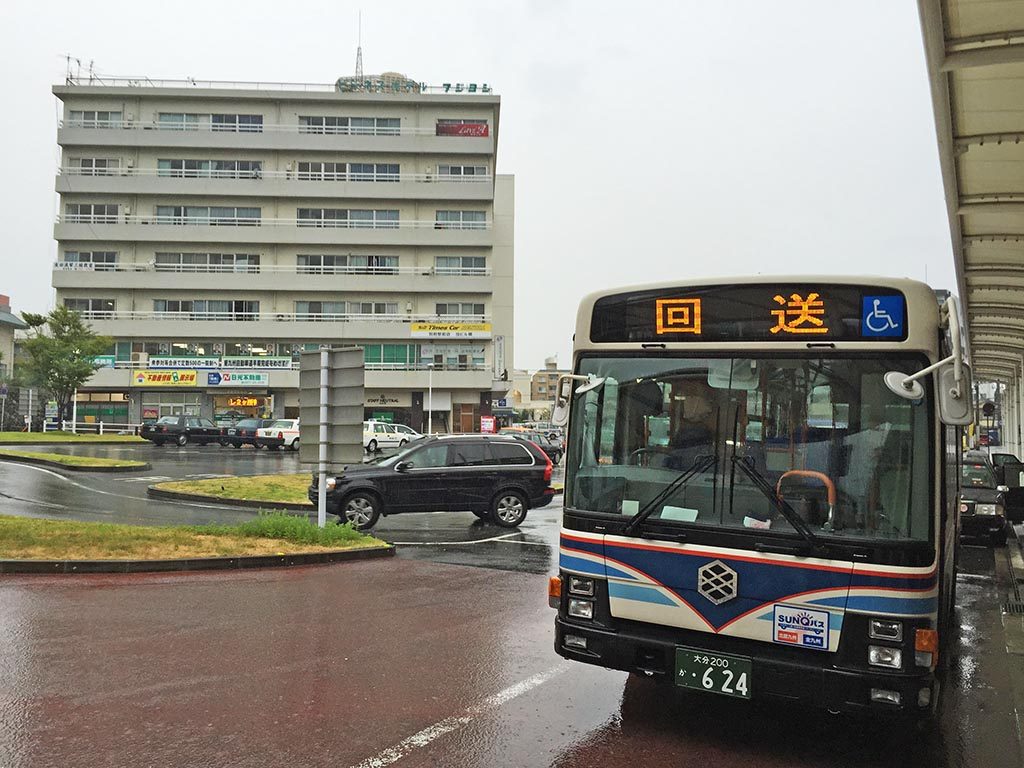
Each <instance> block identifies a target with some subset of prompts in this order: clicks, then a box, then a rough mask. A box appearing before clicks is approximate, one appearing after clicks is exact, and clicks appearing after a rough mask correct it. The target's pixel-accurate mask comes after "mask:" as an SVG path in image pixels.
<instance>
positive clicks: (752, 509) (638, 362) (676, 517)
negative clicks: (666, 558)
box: [565, 355, 931, 541]
mask: <svg viewBox="0 0 1024 768" xmlns="http://www.w3.org/2000/svg"><path fill="white" fill-rule="evenodd" d="M926 364H927V361H926V360H924V358H923V357H918V356H912V355H902V356H888V355H881V356H877V355H876V356H873V357H871V358H867V357H806V356H804V357H796V356H791V357H779V356H764V357H744V358H738V357H731V358H728V357H727V358H723V357H714V358H711V357H709V358H698V357H668V356H659V357H626V356H615V357H611V356H604V357H583V358H581V360H580V364H579V370H578V373H580V374H584V375H586V374H591V375H593V376H594V377H599V378H603V379H604V383H603V385H602V386H598V387H595V388H592V389H591V390H590V391H588V392H586V393H584V394H581V395H578V396H577V400H576V402H575V403H574V404H573V411H572V419H571V421H570V433H569V458H568V461H567V464H566V499H565V506H566V508H567V509H574V510H578V511H581V512H588V511H589V512H597V513H605V514H615V515H621V516H624V517H629V518H633V517H634V516H635V515H637V513H638V512H640V511H641V510H647V511H648V512H649V516H647V517H646V524H654V523H659V524H663V525H665V524H667V525H693V526H702V527H712V528H715V527H717V528H727V529H731V530H734V531H743V530H745V529H750V530H751V531H752V532H754V531H756V532H757V533H762V534H763V533H764V532H766V531H782V532H788V533H792V532H793V530H794V529H793V526H792V524H791V523H790V522H789V520H788V519H787V515H785V514H780V511H781V510H780V502H779V499H781V500H783V501H784V503H785V504H788V505H789V508H790V509H789V510H786V511H787V513H789V512H790V511H795V513H796V514H797V515H799V517H800V518H801V519H802V520H803V521H804V522H805V523H806V524H807V527H808V528H809V529H810V530H811V531H813V533H814V536H815V538H833V537H835V538H853V537H855V538H872V539H888V540H918V541H926V540H929V538H930V536H931V515H930V512H929V510H930V504H929V487H930V485H929V483H930V463H929V462H930V456H929V439H928V437H929V428H930V427H929V422H930V418H929V414H930V412H931V408H930V398H931V395H930V392H929V390H928V388H927V387H926V388H925V396H924V399H923V401H919V402H911V401H908V400H905V399H902V398H900V397H898V396H896V395H894V394H893V393H892V392H890V391H889V389H888V388H887V387H886V385H885V382H884V381H883V376H884V375H885V373H886V372H887V371H891V370H899V371H902V372H905V373H908V374H909V373H914V372H916V371H918V370H920V369H921V368H922V367H923V366H924V365H926ZM694 470H696V471H694ZM688 471H689V472H690V473H692V476H691V477H689V478H688V479H686V481H685V482H674V481H677V480H678V479H679V478H680V476H681V475H682V474H684V473H687V472H688ZM670 484H672V485H673V486H674V487H672V488H671V489H669V488H668V486H669V485H670ZM789 519H790V520H791V519H792V515H791V514H790V515H789ZM797 522H799V521H797Z"/></svg>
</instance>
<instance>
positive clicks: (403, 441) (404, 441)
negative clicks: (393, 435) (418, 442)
mask: <svg viewBox="0 0 1024 768" xmlns="http://www.w3.org/2000/svg"><path fill="white" fill-rule="evenodd" d="M408 442H409V441H408V440H406V439H405V438H404V437H403V438H402V439H401V440H400V441H399V443H398V447H399V448H405V444H406V443H408Z"/></svg>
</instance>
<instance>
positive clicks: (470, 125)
mask: <svg viewBox="0 0 1024 768" xmlns="http://www.w3.org/2000/svg"><path fill="white" fill-rule="evenodd" d="M435 134H436V135H438V136H489V135H490V129H489V127H488V125H487V121H486V120H480V119H477V118H466V119H454V120H452V119H445V120H438V121H437V129H436V131H435Z"/></svg>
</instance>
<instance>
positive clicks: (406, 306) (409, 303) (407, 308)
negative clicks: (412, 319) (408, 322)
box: [405, 301, 412, 312]
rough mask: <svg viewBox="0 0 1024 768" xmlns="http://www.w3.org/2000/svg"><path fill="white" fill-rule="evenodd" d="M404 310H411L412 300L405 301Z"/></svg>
mask: <svg viewBox="0 0 1024 768" xmlns="http://www.w3.org/2000/svg"><path fill="white" fill-rule="evenodd" d="M405 311H406V312H412V302H411V301H407V302H405Z"/></svg>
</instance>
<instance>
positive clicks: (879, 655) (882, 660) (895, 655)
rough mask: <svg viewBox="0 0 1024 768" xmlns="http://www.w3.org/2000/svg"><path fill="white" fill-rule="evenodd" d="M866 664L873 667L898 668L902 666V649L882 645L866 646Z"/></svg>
mask: <svg viewBox="0 0 1024 768" xmlns="http://www.w3.org/2000/svg"><path fill="white" fill-rule="evenodd" d="M868 664H870V665H871V666H873V667H888V668H889V669H899V668H900V667H902V666H903V651H901V650H900V649H899V648H889V647H887V646H884V645H869V646H868Z"/></svg>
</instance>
